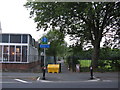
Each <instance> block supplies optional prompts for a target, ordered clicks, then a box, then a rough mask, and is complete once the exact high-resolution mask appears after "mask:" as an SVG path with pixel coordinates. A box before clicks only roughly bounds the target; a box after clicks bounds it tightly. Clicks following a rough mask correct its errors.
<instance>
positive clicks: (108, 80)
mask: <svg viewBox="0 0 120 90" xmlns="http://www.w3.org/2000/svg"><path fill="white" fill-rule="evenodd" d="M103 82H112V81H111V80H103Z"/></svg>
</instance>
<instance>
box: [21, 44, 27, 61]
mask: <svg viewBox="0 0 120 90" xmlns="http://www.w3.org/2000/svg"><path fill="white" fill-rule="evenodd" d="M22 62H27V46H22Z"/></svg>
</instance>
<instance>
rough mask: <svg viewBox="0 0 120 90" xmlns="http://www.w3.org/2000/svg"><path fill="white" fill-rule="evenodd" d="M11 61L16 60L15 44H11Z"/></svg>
mask: <svg viewBox="0 0 120 90" xmlns="http://www.w3.org/2000/svg"><path fill="white" fill-rule="evenodd" d="M9 61H10V62H11V61H15V46H10V57H9Z"/></svg>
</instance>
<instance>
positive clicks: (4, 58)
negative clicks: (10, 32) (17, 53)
mask: <svg viewBox="0 0 120 90" xmlns="http://www.w3.org/2000/svg"><path fill="white" fill-rule="evenodd" d="M8 49H9V47H8V46H4V47H3V61H8V53H9V52H8Z"/></svg>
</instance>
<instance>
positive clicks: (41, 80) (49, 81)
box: [39, 80, 54, 82]
mask: <svg viewBox="0 0 120 90" xmlns="http://www.w3.org/2000/svg"><path fill="white" fill-rule="evenodd" d="M39 81H40V82H54V81H47V80H39Z"/></svg>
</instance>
